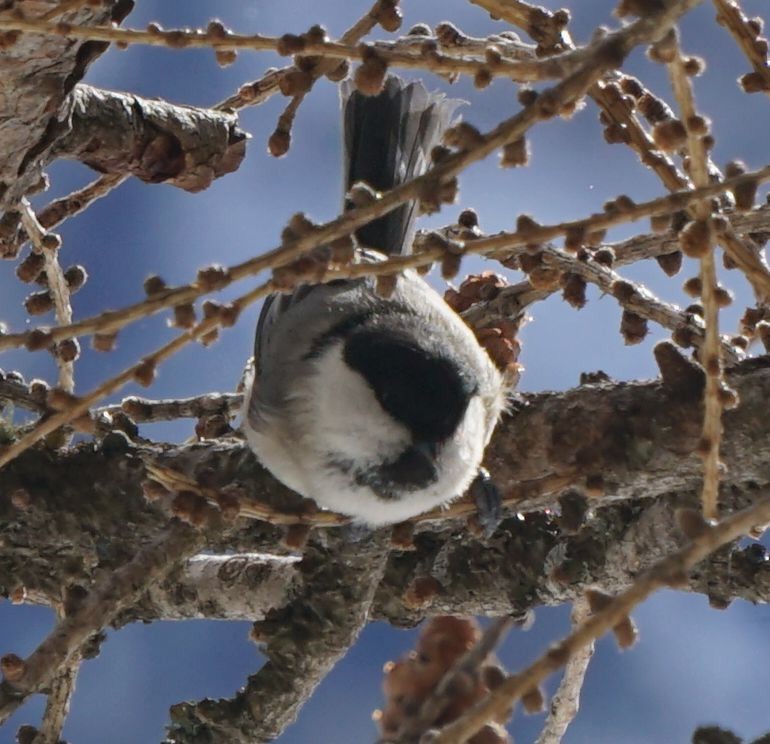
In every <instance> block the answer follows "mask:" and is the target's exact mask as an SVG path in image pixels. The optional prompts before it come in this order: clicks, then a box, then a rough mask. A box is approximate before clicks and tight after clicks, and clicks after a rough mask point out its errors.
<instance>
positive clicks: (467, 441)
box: [436, 396, 487, 499]
mask: <svg viewBox="0 0 770 744" xmlns="http://www.w3.org/2000/svg"><path fill="white" fill-rule="evenodd" d="M486 418H487V417H486V412H485V410H484V405H483V403H482V401H481V399H480V398H478V396H476V397H474V398H472V399H471V401H470V403H469V404H468V409H467V410H466V412H465V416H464V417H463V420H462V421H461V422H460V425H459V426H458V427H457V431H456V432H455V434H454V436H453V437H452V438H451V439H450V440H449V441H448V442H447V443H446V444H445V445H444V447H443V448H442V450H441V455H440V456H439V472H440V474H441V475H440V476H439V482H438V483H437V485H436V490H437V496H439V495H441V494H442V493H443V498H444V499H450V498H454V497H456V496H460V495H461V494H462V493H463V492H464V491H465V489H466V488H467V487H468V486H469V485H470V482H471V481H472V480H473V478H474V477H475V476H476V472H477V470H478V468H479V465H480V464H481V458H482V456H483V454H484V442H485V441H486V437H487V431H486V429H487V424H486Z"/></svg>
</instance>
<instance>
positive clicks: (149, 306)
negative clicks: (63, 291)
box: [0, 164, 770, 351]
mask: <svg viewBox="0 0 770 744" xmlns="http://www.w3.org/2000/svg"><path fill="white" fill-rule="evenodd" d="M442 165H443V164H442ZM439 168H440V166H437V167H436V168H434V169H432V171H430V172H429V174H426V176H423V177H420V178H418V179H415V180H413V181H409V182H408V183H407V184H404V186H400V187H397V188H396V189H394V190H392V191H389V192H387V193H386V194H383V197H382V199H380V200H378V201H376V202H374V203H373V204H372V205H369V206H366V207H359V208H357V209H351V210H349V211H348V212H345V213H344V214H343V215H340V216H339V217H337V218H336V219H334V220H331V221H330V222H327V223H325V224H323V225H319V226H318V227H317V228H316V229H315V230H313V231H312V232H311V233H309V234H308V235H307V236H303V237H302V238H299V239H297V240H295V241H293V242H292V243H290V244H288V245H286V246H282V247H278V248H275V249H273V250H272V251H269V252H267V253H265V254H262V255H260V256H257V257H255V258H251V259H248V260H246V261H244V262H242V263H240V264H237V265H235V266H233V267H230V268H229V269H226V270H225V272H224V278H223V281H222V283H221V284H220V285H219V286H220V288H224V287H226V286H229V285H230V284H232V283H233V282H235V281H237V280H240V279H243V278H246V277H248V276H252V275H254V274H257V273H259V272H261V271H263V270H265V269H270V268H274V267H277V266H281V265H284V264H286V263H288V262H289V261H291V260H293V259H295V258H296V257H297V256H299V255H301V254H303V253H306V252H308V251H310V250H312V249H313V248H316V247H318V246H320V245H324V244H327V243H329V242H331V241H332V240H334V239H336V238H339V237H342V236H344V235H347V234H349V233H350V232H351V231H353V230H356V229H358V228H359V227H361V226H362V225H364V224H366V223H367V222H369V221H371V220H373V219H376V218H377V217H381V216H382V215H383V214H387V213H388V212H389V211H390V210H391V209H393V208H395V206H398V205H399V204H401V203H402V199H403V201H407V200H408V199H409V198H414V192H415V191H416V190H417V188H419V184H421V183H424V181H423V180H422V179H424V178H426V177H427V176H428V175H430V174H431V173H436V172H437V171H438V170H439ZM752 180H754V181H756V182H757V183H764V182H765V181H768V180H770V165H768V166H765V167H764V168H760V169H759V170H756V171H752V172H749V173H744V174H742V175H739V176H734V177H733V178H729V179H727V180H725V181H723V182H721V183H712V184H709V185H708V186H705V187H703V188H700V189H694V190H685V191H678V192H676V193H673V194H668V195H666V196H662V197H658V198H657V199H652V200H650V201H647V202H641V203H639V204H636V205H634V206H633V207H630V208H629V209H627V210H624V211H623V212H613V213H606V212H602V213H599V214H594V215H591V216H590V217H586V218H583V219H580V220H571V221H568V222H562V223H559V224H557V225H542V226H539V227H533V228H531V229H527V230H526V231H524V232H514V233H499V234H498V235H493V236H490V237H488V238H479V239H477V240H473V241H469V242H466V243H465V244H464V246H463V247H464V252H465V253H468V254H481V255H491V256H496V255H499V256H505V255H507V254H509V253H510V252H511V251H512V250H513V249H514V248H518V247H522V246H526V245H527V244H529V243H546V242H548V241H550V240H553V239H555V238H559V237H563V236H564V235H566V234H567V233H568V232H571V231H573V230H583V231H585V232H586V233H590V232H593V231H595V230H602V229H605V228H609V227H613V226H616V225H621V224H624V223H626V222H632V221H635V220H638V219H642V218H645V217H650V216H653V215H658V214H670V213H672V212H676V211H679V210H681V209H683V208H685V207H687V205H689V204H691V203H693V202H694V201H696V200H698V199H705V198H708V197H711V196H715V195H717V194H721V193H723V192H724V191H726V190H729V189H733V188H735V187H736V186H739V185H741V184H744V183H748V182H749V181H752ZM414 184H417V186H416V187H415V186H414ZM396 192H398V194H397V196H392V195H393V194H394V193H396ZM386 200H387V203H386V204H385V205H384V206H383V202H385V201H386ZM442 255H443V254H442V252H441V250H440V249H432V250H421V251H420V252H417V253H414V254H411V255H407V256H392V257H390V258H389V259H388V261H387V262H385V261H383V262H381V263H375V264H372V263H365V264H353V265H351V266H344V267H336V268H333V269H331V270H330V271H329V272H327V274H326V275H325V276H324V277H323V281H332V280H334V279H343V278H355V277H361V276H377V275H380V274H393V273H397V272H399V271H403V270H405V269H408V268H414V267H417V266H424V265H426V264H429V263H431V262H433V261H435V260H437V259H439V258H441V256H442ZM209 292H210V290H209V289H207V288H206V287H205V286H201V285H199V284H198V283H197V282H194V283H192V284H186V285H184V286H181V287H176V288H174V289H168V290H164V291H163V292H159V293H158V294H157V295H153V296H152V297H151V298H149V299H147V300H143V301H141V302H138V303H135V304H134V305H128V306H127V307H124V308H122V309H120V310H109V311H107V312H104V313H101V314H99V315H95V316H92V317H90V318H85V319H83V320H81V321H78V322H77V323H73V324H72V325H69V326H63V327H58V328H51V329H48V328H33V329H30V330H28V331H24V332H22V333H7V334H2V335H0V351H2V350H3V349H9V348H18V347H22V346H25V345H26V344H27V343H28V341H29V340H30V338H31V337H32V335H33V334H34V333H35V332H39V331H41V330H42V331H45V332H47V333H50V339H51V340H52V341H58V340H60V339H62V338H71V337H74V336H82V335H87V334H92V333H108V332H112V331H117V330H119V329H120V328H123V327H124V326H126V325H128V324H129V323H131V322H133V321H135V320H139V319H141V318H145V317H148V316H149V315H152V314H154V313H158V312H161V311H162V310H164V309H167V308H171V307H174V306H175V305H180V304H185V303H187V302H193V301H194V300H196V299H198V298H199V297H201V296H204V295H205V294H208V293H209Z"/></svg>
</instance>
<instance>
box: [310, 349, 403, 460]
mask: <svg viewBox="0 0 770 744" xmlns="http://www.w3.org/2000/svg"><path fill="white" fill-rule="evenodd" d="M307 393H308V395H307V397H306V399H305V404H306V405H307V406H308V407H309V408H310V409H311V410H312V414H311V415H312V420H313V421H312V423H313V429H314V432H313V436H312V439H313V446H314V447H315V448H318V449H319V450H320V449H323V450H325V451H327V452H330V453H337V454H338V455H340V456H342V457H344V458H345V459H347V460H350V461H353V462H356V463H357V464H359V465H361V466H363V465H365V464H370V463H375V462H381V461H382V460H387V459H389V458H392V457H395V456H396V455H397V454H398V453H399V452H401V451H402V450H403V448H404V447H405V446H407V444H408V443H409V441H410V438H409V432H408V431H407V429H406V427H404V426H402V425H401V424H399V423H397V422H396V421H394V420H393V419H392V418H391V417H390V416H388V415H387V414H386V413H385V411H383V410H382V408H381V407H380V404H379V403H378V402H377V399H376V398H375V397H374V394H373V392H372V390H371V388H370V387H369V385H368V384H367V383H366V381H365V380H364V378H363V377H362V376H361V375H360V374H358V373H357V372H354V371H353V370H351V369H350V367H348V366H347V364H345V362H344V361H343V359H342V353H341V349H333V350H331V351H330V352H329V353H328V354H326V355H324V357H323V358H322V359H320V360H319V361H318V372H317V374H316V375H314V376H313V377H312V378H311V379H310V381H309V384H308V386H307Z"/></svg>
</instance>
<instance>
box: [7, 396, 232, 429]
mask: <svg viewBox="0 0 770 744" xmlns="http://www.w3.org/2000/svg"><path fill="white" fill-rule="evenodd" d="M1 393H2V388H0V394H1ZM242 405H243V395H240V394H239V393H206V394H204V395H197V396H195V397H192V398H178V399H175V400H149V399H147V398H139V397H136V396H131V397H129V398H124V399H123V400H122V401H121V403H120V405H119V406H106V407H105V408H97V409H96V411H95V412H94V413H114V412H115V411H120V410H122V411H124V412H126V413H127V414H128V415H129V416H131V418H132V419H133V420H134V421H136V423H137V424H143V423H150V422H155V421H175V420H176V419H180V418H200V417H201V416H206V415H208V414H211V413H225V414H228V415H230V414H235V413H237V412H238V411H239V410H240V409H241V407H242Z"/></svg>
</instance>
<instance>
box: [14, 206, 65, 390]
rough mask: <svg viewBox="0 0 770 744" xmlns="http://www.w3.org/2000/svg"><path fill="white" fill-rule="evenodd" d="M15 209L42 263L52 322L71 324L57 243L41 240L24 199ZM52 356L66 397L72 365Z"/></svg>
mask: <svg viewBox="0 0 770 744" xmlns="http://www.w3.org/2000/svg"><path fill="white" fill-rule="evenodd" d="M19 207H20V209H19V213H20V214H21V223H22V225H24V229H25V230H26V231H27V235H28V236H29V239H30V240H31V241H32V245H33V246H34V247H35V251H36V252H37V253H40V254H41V255H42V256H43V258H44V259H45V275H46V282H47V284H48V291H49V292H50V293H51V297H52V299H53V305H54V310H55V312H56V321H57V323H58V324H59V326H66V325H70V324H71V323H72V305H71V303H70V290H69V287H68V286H67V282H66V280H65V278H64V272H63V271H62V268H61V265H60V264H59V257H58V251H59V243H58V242H57V244H56V245H51V244H50V243H48V242H47V241H46V240H45V238H46V237H47V234H46V231H45V229H44V228H43V226H42V225H41V224H40V223H39V222H38V219H37V217H36V216H35V213H34V211H33V210H32V206H31V205H30V203H29V202H28V201H27V199H26V198H24V199H22V200H21V202H20V204H19ZM49 235H50V234H49ZM51 237H53V236H51ZM54 356H55V357H56V365H57V366H58V368H59V386H60V387H61V388H62V389H63V390H66V391H67V392H68V393H71V392H73V390H74V389H75V362H74V360H67V359H64V358H63V357H62V356H61V354H59V353H56V352H55V353H54Z"/></svg>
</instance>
